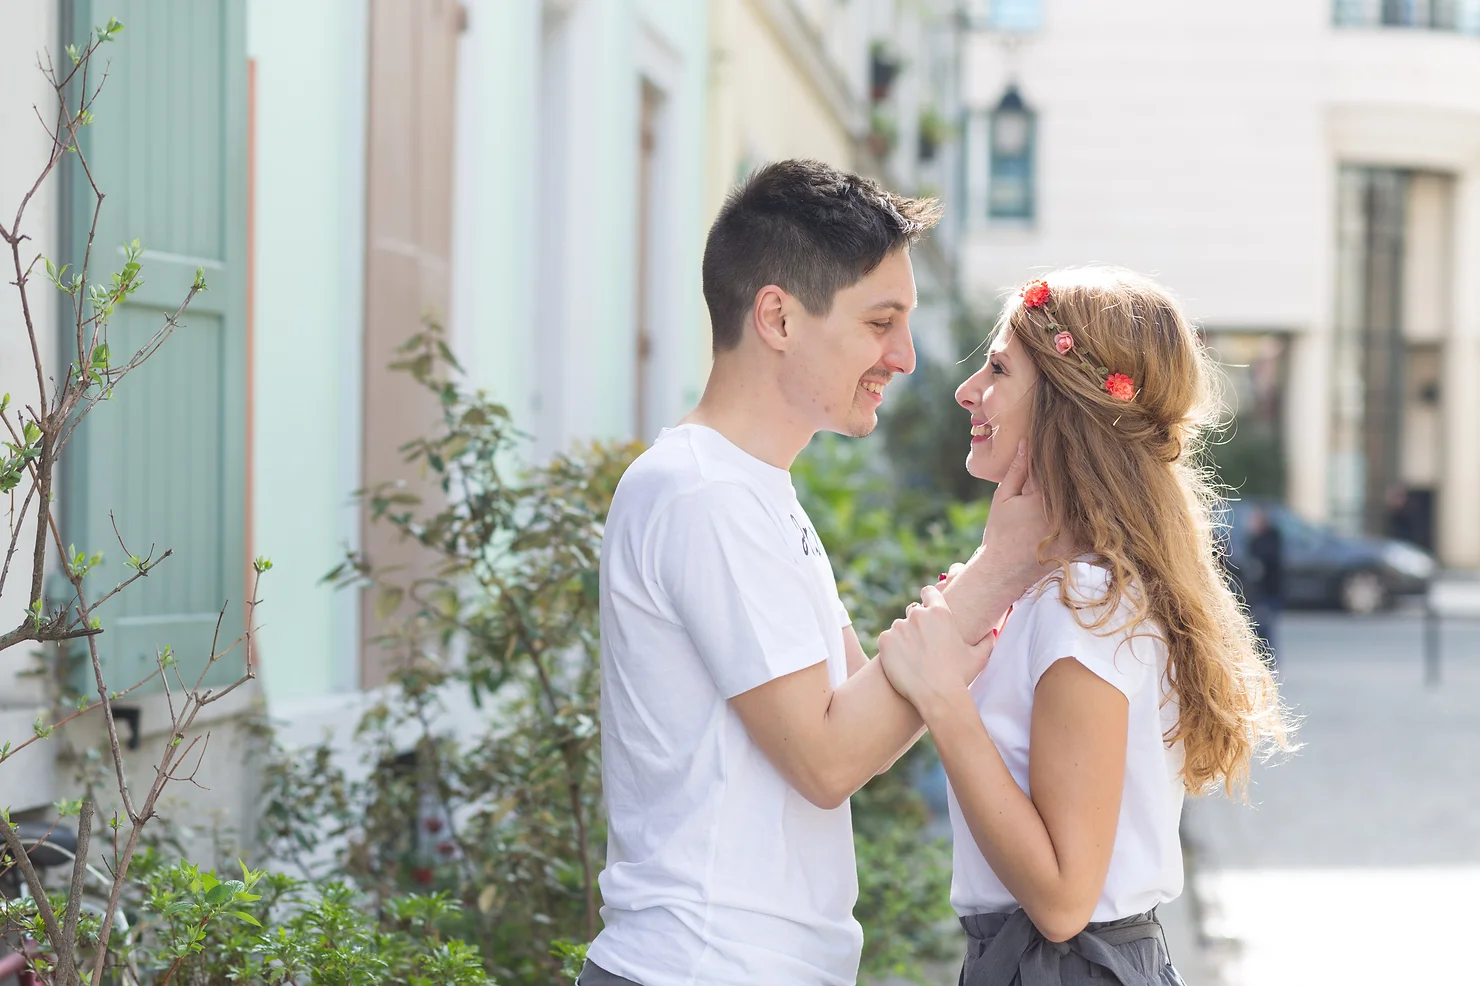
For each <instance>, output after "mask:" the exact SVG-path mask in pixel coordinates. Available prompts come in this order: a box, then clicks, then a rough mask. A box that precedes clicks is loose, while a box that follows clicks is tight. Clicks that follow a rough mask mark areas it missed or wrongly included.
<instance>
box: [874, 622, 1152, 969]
mask: <svg viewBox="0 0 1480 986" xmlns="http://www.w3.org/2000/svg"><path fill="white" fill-rule="evenodd" d="M935 598H938V596H937V597H935ZM941 614H944V620H942V618H941ZM947 631H949V632H947ZM953 646H964V645H961V644H960V634H959V632H957V631H956V630H955V626H954V623H953V622H951V621H950V611H949V610H947V609H946V608H945V606H944V605H943V604H941V605H936V604H934V602H931V603H927V605H926V606H924V607H922V608H921V609H917V610H915V611H914V612H913V613H912V614H911V616H910V618H909V619H908V620H899V621H896V622H895V625H894V627H893V628H892V629H891V630H889V631H887V632H886V635H885V636H884V637H881V638H880V642H879V652H880V658H881V659H882V660H883V661H884V662H885V663H884V670H885V672H886V673H887V674H888V675H889V679H890V682H891V683H892V684H893V685H894V687H895V688H896V689H897V690H899V691H900V693H901V694H904V695H905V696H906V697H907V698H909V699H910V701H911V702H913V703H914V705H915V707H916V708H917V709H918V710H919V711H920V714H921V716H922V717H923V718H924V720H925V725H926V727H927V728H928V729H929V730H930V733H931V735H932V736H933V737H934V739H935V746H936V749H937V750H938V751H939V752H940V759H941V763H942V764H943V765H944V767H945V770H946V776H947V777H948V778H950V781H951V788H952V790H954V791H955V794H956V800H957V801H958V802H959V803H960V806H961V814H962V815H963V816H964V818H965V819H966V824H967V826H968V827H969V828H970V830H971V834H972V837H973V838H974V839H975V840H976V844H977V847H978V848H979V849H980V850H981V852H982V855H983V856H984V857H986V860H987V863H988V864H989V865H990V866H991V867H992V871H993V872H994V873H996V874H997V876H998V878H999V879H1000V880H1001V881H1002V883H1003V885H1004V886H1006V887H1007V889H1008V890H1009V891H1010V892H1011V893H1012V895H1013V896H1014V897H1015V898H1017V900H1018V901H1019V902H1020V903H1021V904H1022V906H1023V909H1024V910H1025V911H1027V912H1028V916H1029V917H1030V918H1032V919H1033V923H1034V924H1035V925H1037V926H1038V930H1039V931H1041V932H1042V933H1043V935H1044V937H1046V938H1049V939H1051V940H1053V941H1064V940H1066V939H1068V938H1072V937H1073V936H1074V935H1076V934H1078V933H1079V932H1080V931H1081V930H1082V929H1083V928H1084V926H1085V924H1087V923H1088V922H1089V920H1090V917H1091V915H1093V913H1094V909H1095V904H1096V902H1097V901H1098V900H1099V898H1100V894H1101V892H1102V891H1103V890H1104V886H1105V874H1106V873H1107V872H1108V870H1109V868H1110V855H1111V851H1112V849H1113V848H1114V845H1115V829H1116V823H1117V822H1118V820H1119V817H1120V802H1121V796H1122V791H1123V789H1124V782H1125V751H1126V730H1127V721H1128V708H1129V707H1128V703H1127V701H1126V698H1125V696H1124V695H1123V694H1121V692H1120V691H1119V690H1118V689H1116V688H1115V687H1114V686H1113V685H1111V684H1109V683H1107V682H1106V681H1104V680H1103V679H1101V678H1100V677H1099V676H1097V675H1096V674H1094V673H1093V672H1092V671H1090V670H1089V669H1087V668H1086V667H1084V666H1083V665H1082V664H1080V663H1079V662H1078V661H1076V660H1074V659H1073V658H1065V659H1063V660H1060V661H1058V662H1056V663H1054V664H1053V665H1052V666H1050V667H1049V669H1048V670H1047V671H1046V672H1044V674H1043V676H1042V678H1040V679H1039V682H1038V686H1037V690H1036V692H1035V693H1034V703H1033V722H1032V732H1031V737H1030V740H1029V744H1030V745H1029V749H1030V755H1029V762H1030V767H1029V789H1030V790H1031V791H1032V792H1033V796H1032V797H1031V798H1030V797H1029V796H1028V795H1026V794H1024V793H1023V791H1022V789H1021V788H1019V787H1018V785H1017V782H1016V781H1014V780H1013V778H1012V774H1011V773H1010V772H1009V771H1008V769H1007V766H1006V764H1004V763H1003V762H1002V756H1001V754H1000V753H998V752H997V747H996V746H995V745H994V744H993V742H992V739H991V737H990V736H988V735H987V729H986V726H985V725H983V723H982V720H981V716H980V714H979V713H978V712H977V708H976V704H975V703H974V702H973V701H972V699H971V695H970V693H969V692H968V691H967V690H966V689H965V688H964V687H962V686H961V685H960V684H959V680H960V679H959V678H957V679H956V682H955V683H953V682H951V681H950V680H949V679H948V678H947V677H945V676H943V675H939V674H936V673H934V672H933V670H932V667H933V665H934V664H935V663H936V662H938V661H940V658H941V657H942V656H943V655H941V654H940V653H939V652H940V650H942V649H945V648H949V647H953ZM932 652H934V653H932Z"/></svg>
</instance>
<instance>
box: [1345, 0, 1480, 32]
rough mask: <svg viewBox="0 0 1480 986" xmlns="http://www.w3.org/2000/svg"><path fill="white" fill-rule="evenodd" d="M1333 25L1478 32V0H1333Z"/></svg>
mask: <svg viewBox="0 0 1480 986" xmlns="http://www.w3.org/2000/svg"><path fill="white" fill-rule="evenodd" d="M1333 20H1334V21H1335V23H1336V26H1337V27H1408V28H1417V29H1421V30H1428V31H1457V32H1459V33H1462V34H1480V0H1336V3H1335V7H1334V9H1333Z"/></svg>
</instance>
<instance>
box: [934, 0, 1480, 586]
mask: <svg viewBox="0 0 1480 986" xmlns="http://www.w3.org/2000/svg"><path fill="white" fill-rule="evenodd" d="M1044 10H1045V24H1044V29H1043V30H1042V31H1041V32H1039V33H1038V34H1034V35H1029V36H1027V37H1026V38H1024V39H1022V40H1021V41H1020V42H1018V43H1017V44H1016V45H1015V46H1009V45H1004V44H1003V43H1001V41H1000V40H999V39H998V38H996V37H994V36H992V35H989V34H986V33H982V34H978V35H976V36H974V37H973V39H972V41H971V43H970V48H969V51H970V54H969V56H968V64H967V66H966V70H965V74H966V81H965V85H964V91H965V93H966V97H965V98H966V100H967V102H968V103H969V104H971V105H973V106H975V107H976V108H978V109H981V110H986V109H989V108H990V107H991V106H993V105H995V103H996V102H997V100H998V99H999V98H1000V96H1001V94H1002V91H1003V89H1004V88H1005V87H1006V85H1007V84H1008V83H1009V82H1010V81H1013V82H1016V83H1017V84H1018V85H1019V88H1020V89H1021V91H1022V94H1023V97H1024V99H1025V100H1026V101H1027V102H1028V103H1029V105H1031V106H1032V107H1033V108H1034V109H1035V110H1037V112H1038V114H1039V116H1038V161H1037V166H1038V175H1037V178H1038V186H1037V187H1038V201H1037V219H1036V221H1035V222H1034V223H1032V224H1031V225H1028V226H1022V225H1017V226H1013V225H1005V224H1004V225H989V224H987V223H986V222H985V221H983V220H981V219H977V220H976V221H975V223H974V231H973V232H972V233H971V234H970V235H969V236H968V239H967V243H966V247H965V259H964V264H963V266H964V269H965V271H966V272H967V275H966V284H967V289H968V291H969V292H970V293H971V294H972V295H973V296H974V297H975V298H976V299H978V300H980V301H982V302H985V303H987V304H989V305H990V304H993V303H995V300H996V299H997V298H998V297H999V296H1000V292H1001V291H1002V290H1003V289H1010V288H1011V287H1013V286H1015V285H1017V284H1019V283H1021V282H1022V281H1023V280H1024V279H1026V278H1027V277H1028V276H1030V274H1031V273H1032V272H1033V271H1035V270H1042V269H1045V268H1052V267H1058V266H1064V265H1071V264H1082V263H1088V262H1108V263H1117V264H1123V265H1125V266H1128V267H1132V268H1135V269H1138V270H1141V271H1145V272H1147V273H1150V274H1153V275H1154V276H1156V277H1158V278H1159V279H1160V280H1162V281H1163V282H1164V283H1165V284H1166V285H1167V286H1168V287H1170V288H1171V289H1172V290H1173V291H1175V292H1176V293H1178V294H1179V295H1180V296H1181V297H1182V298H1183V299H1184V300H1185V301H1186V302H1187V305H1188V308H1189V309H1190V311H1191V312H1192V314H1193V315H1194V316H1195V317H1197V318H1198V319H1200V320H1201V321H1203V322H1204V323H1205V324H1206V325H1208V326H1209V327H1210V328H1227V329H1249V330H1263V331H1292V332H1295V333H1297V334H1298V337H1297V338H1296V339H1295V340H1294V345H1293V347H1292V357H1291V358H1292V365H1291V381H1292V383H1291V387H1290V391H1289V394H1288V403H1287V418H1288V427H1289V429H1290V430H1289V434H1288V436H1287V437H1288V441H1287V458H1288V462H1287V465H1288V472H1289V476H1290V484H1291V486H1290V498H1291V501H1292V502H1293V503H1294V504H1295V506H1296V507H1297V508H1298V509H1300V510H1302V511H1303V512H1305V513H1307V514H1310V515H1313V516H1321V515H1323V514H1324V511H1325V507H1326V502H1325V501H1326V477H1325V468H1326V445H1327V428H1328V424H1329V417H1330V411H1329V398H1328V394H1329V388H1330V380H1329V379H1328V376H1329V375H1328V373H1327V371H1326V364H1327V362H1328V359H1329V356H1328V354H1329V348H1330V325H1331V321H1332V312H1333V306H1334V303H1335V302H1334V295H1333V292H1334V282H1335V256H1334V244H1335V216H1334V200H1335V184H1334V182H1335V176H1336V172H1337V168H1338V167H1339V165H1340V164H1343V163H1356V164H1383V165H1390V166H1396V167H1403V168H1414V169H1420V170H1431V171H1437V172H1445V173H1448V174H1452V175H1456V176H1458V177H1459V178H1460V181H1459V182H1458V184H1457V185H1456V200H1455V201H1456V203H1457V204H1458V212H1457V216H1458V218H1457V220H1456V226H1455V243H1456V251H1457V252H1456V253H1455V267H1454V269H1455V271H1456V272H1457V275H1456V276H1455V277H1454V278H1453V282H1454V284H1453V286H1452V289H1451V290H1452V294H1451V296H1450V297H1449V298H1447V299H1445V301H1446V303H1447V304H1446V305H1444V306H1442V307H1444V308H1446V309H1448V310H1449V311H1451V312H1452V324H1451V325H1449V326H1446V327H1445V331H1446V332H1448V333H1449V334H1450V342H1449V343H1448V347H1449V353H1450V355H1451V356H1452V358H1446V361H1445V366H1446V367H1447V368H1449V367H1453V369H1450V370H1449V371H1448V372H1449V373H1450V377H1451V379H1449V380H1448V381H1446V386H1445V387H1444V394H1445V396H1446V401H1447V403H1446V406H1445V410H1444V417H1445V419H1446V421H1449V422H1455V421H1462V420H1465V419H1464V418H1463V417H1462V416H1456V415H1462V414H1463V413H1465V412H1466V411H1467V410H1471V409H1470V404H1471V403H1473V398H1472V397H1471V395H1472V394H1473V393H1474V388H1463V387H1461V388H1458V389H1456V387H1455V386H1454V385H1455V384H1457V383H1459V380H1460V379H1461V378H1463V377H1464V376H1465V375H1467V374H1473V373H1474V372H1476V370H1477V369H1480V366H1477V365H1476V364H1475V363H1473V362H1471V361H1472V360H1473V359H1475V358H1476V356H1477V355H1480V353H1476V352H1475V351H1476V350H1477V348H1480V347H1477V346H1476V345H1475V344H1474V342H1473V340H1474V339H1476V338H1480V285H1477V284H1475V283H1474V282H1473V280H1472V279H1467V278H1465V277H1464V276H1463V273H1462V272H1463V271H1465V270H1469V269H1473V263H1474V259H1475V253H1474V251H1475V249H1476V247H1475V246H1474V244H1475V243H1477V242H1480V214H1477V213H1475V212H1474V211H1473V210H1472V209H1471V210H1470V211H1467V208H1468V207H1467V206H1466V203H1467V202H1468V201H1470V200H1471V199H1474V198H1475V197H1476V193H1475V192H1473V191H1472V190H1470V185H1469V182H1468V178H1467V176H1472V175H1475V176H1480V39H1477V38H1474V37H1469V36H1461V35H1457V34H1450V33H1444V32H1434V31H1423V30H1401V29H1386V30H1384V29H1350V28H1335V27H1333V26H1332V25H1331V5H1330V3H1329V0H1250V2H1247V3H1242V4H1189V3H1184V2H1180V0H1134V2H1131V3H1125V2H1112V0H1077V2H1075V3H1073V4H1068V3H1052V4H1045V7H1044ZM979 164H980V166H981V167H985V162H979ZM1466 195H1468V196H1469V198H1468V199H1467V198H1466ZM1466 251H1469V252H1466ZM1423 314H1424V321H1425V322H1432V321H1433V316H1434V312H1432V311H1430V312H1425V313H1423ZM1437 328H1438V327H1437V326H1433V325H1427V324H1426V325H1425V326H1424V329H1425V330H1426V332H1427V333H1430V334H1433V333H1436V330H1437ZM1455 432H1456V429H1454V428H1450V429H1449V431H1448V434H1449V436H1450V437H1449V444H1448V447H1447V448H1446V455H1445V458H1446V461H1447V462H1448V466H1447V467H1446V487H1447V489H1448V490H1449V492H1448V493H1447V494H1446V495H1445V496H1444V497H1442V498H1441V536H1442V539H1443V540H1444V542H1445V545H1446V554H1447V557H1448V559H1449V560H1450V561H1451V563H1454V564H1462V565H1477V564H1480V519H1477V518H1476V517H1475V511H1474V510H1473V503H1474V502H1477V501H1480V449H1472V448H1471V446H1472V445H1474V444H1475V443H1474V442H1473V440H1471V439H1461V438H1459V437H1458V436H1457V435H1456V434H1455ZM1467 442H1468V444H1466V443H1467Z"/></svg>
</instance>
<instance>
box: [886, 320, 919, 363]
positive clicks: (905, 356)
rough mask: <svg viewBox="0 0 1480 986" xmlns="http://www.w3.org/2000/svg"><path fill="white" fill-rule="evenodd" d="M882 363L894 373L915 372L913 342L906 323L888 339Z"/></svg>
mask: <svg viewBox="0 0 1480 986" xmlns="http://www.w3.org/2000/svg"><path fill="white" fill-rule="evenodd" d="M884 361H885V362H886V363H888V364H889V369H891V370H893V371H894V372H895V373H914V372H915V340H914V337H913V336H912V335H910V326H909V323H908V322H906V323H905V324H904V327H903V328H902V329H900V330H899V331H897V332H895V333H894V334H893V337H892V338H891V339H890V345H889V351H888V352H887V353H885V354H884Z"/></svg>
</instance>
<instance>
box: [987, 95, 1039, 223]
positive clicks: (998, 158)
mask: <svg viewBox="0 0 1480 986" xmlns="http://www.w3.org/2000/svg"><path fill="white" fill-rule="evenodd" d="M1035 124H1036V115H1035V114H1034V113H1033V111H1032V110H1031V109H1029V108H1028V105H1027V104H1026V103H1025V102H1023V96H1022V94H1021V93H1020V92H1018V89H1017V86H1014V85H1009V86H1008V87H1007V91H1006V92H1004V93H1003V94H1002V99H1001V100H999V101H998V103H997V106H996V107H995V108H994V109H993V110H992V113H991V126H990V134H991V145H992V146H991V158H992V161H991V167H992V171H991V187H990V190H989V192H988V195H987V214H988V216H990V217H991V218H993V219H1032V218H1033V170H1034V167H1033V150H1034V148H1033V137H1034V130H1035V129H1036V126H1035Z"/></svg>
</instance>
